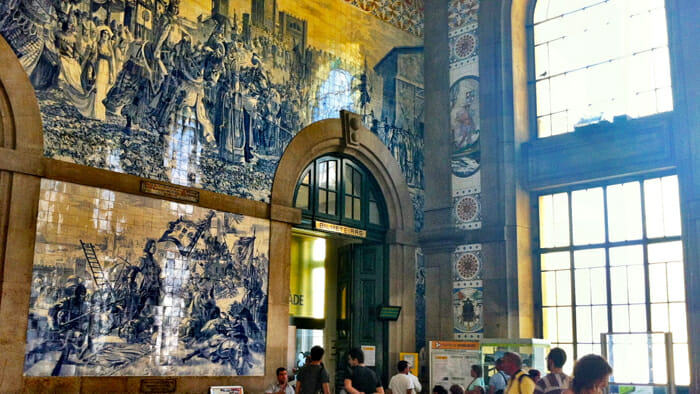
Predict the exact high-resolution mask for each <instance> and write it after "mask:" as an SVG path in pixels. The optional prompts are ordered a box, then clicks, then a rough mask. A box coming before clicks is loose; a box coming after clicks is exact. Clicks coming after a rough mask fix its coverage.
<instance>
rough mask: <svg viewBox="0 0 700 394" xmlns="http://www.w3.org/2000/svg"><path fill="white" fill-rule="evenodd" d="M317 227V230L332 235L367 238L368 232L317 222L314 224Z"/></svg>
mask: <svg viewBox="0 0 700 394" xmlns="http://www.w3.org/2000/svg"><path fill="white" fill-rule="evenodd" d="M314 224H315V225H316V230H323V231H328V232H331V233H338V234H344V235H352V236H353V237H360V238H367V231H365V230H360V229H359V228H353V227H347V226H341V225H339V224H333V223H326V222H320V221H318V220H316V221H315V222H314Z"/></svg>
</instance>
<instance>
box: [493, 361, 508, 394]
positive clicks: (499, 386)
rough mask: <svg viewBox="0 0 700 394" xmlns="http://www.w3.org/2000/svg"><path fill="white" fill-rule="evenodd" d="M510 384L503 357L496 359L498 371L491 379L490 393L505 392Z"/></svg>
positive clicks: (501, 393)
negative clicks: (504, 370)
mask: <svg viewBox="0 0 700 394" xmlns="http://www.w3.org/2000/svg"><path fill="white" fill-rule="evenodd" d="M507 384H508V375H506V373H505V372H503V359H502V358H499V359H498V360H496V373H495V374H494V375H492V376H491V379H490V380H489V394H503V391H505V389H506V385H507Z"/></svg>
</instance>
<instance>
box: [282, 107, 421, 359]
mask: <svg viewBox="0 0 700 394" xmlns="http://www.w3.org/2000/svg"><path fill="white" fill-rule="evenodd" d="M327 153H342V154H346V155H348V156H351V157H353V158H354V159H355V160H357V161H358V162H360V163H362V164H363V165H364V166H365V167H366V168H367V169H368V170H369V171H370V173H372V175H373V176H374V178H375V180H376V181H377V184H378V185H379V188H380V190H381V192H382V194H383V196H384V200H385V202H386V206H387V213H388V215H387V216H388V220H389V222H388V227H389V230H388V232H387V236H386V240H385V244H386V245H387V247H388V252H389V254H388V258H389V260H388V261H389V283H388V289H389V302H390V303H391V304H392V305H401V306H402V310H401V315H400V317H399V321H398V323H397V324H391V325H389V360H392V361H391V362H395V361H397V360H398V359H399V353H400V352H401V351H404V350H405V349H415V344H416V335H415V322H416V312H415V305H416V304H415V286H416V260H415V246H416V242H417V234H416V232H415V227H414V218H413V217H414V213H413V204H412V202H411V198H410V194H409V191H408V185H407V184H406V181H405V178H404V176H403V174H402V172H401V169H400V168H399V165H398V163H397V162H396V160H395V159H394V157H393V156H391V153H390V152H389V150H388V149H387V148H386V146H385V145H384V144H383V143H382V142H381V141H380V140H379V138H378V137H377V136H376V135H374V134H373V133H372V132H371V131H370V130H368V129H367V128H366V127H364V126H363V125H362V122H361V118H360V116H359V115H357V114H353V113H350V112H347V111H341V118H340V119H326V120H321V121H318V122H315V123H313V124H311V125H309V126H308V127H306V128H304V129H303V130H301V131H300V132H299V134H297V135H296V136H295V137H294V139H292V141H291V142H290V144H289V146H288V147H287V149H286V150H285V152H284V154H283V155H282V158H281V160H280V163H279V166H278V167H277V172H276V173H275V177H274V182H273V186H272V198H271V200H272V201H271V202H272V207H273V209H274V208H275V206H281V207H286V208H291V207H293V204H294V201H293V199H294V191H295V188H296V184H297V180H298V178H299V177H300V176H301V173H302V171H303V170H304V169H305V168H306V166H307V165H308V164H309V163H311V161H312V160H314V159H316V158H318V157H320V156H322V155H324V154H327ZM273 219H274V218H273ZM274 231H275V227H273V232H274ZM284 231H285V232H286V234H280V233H276V234H271V237H272V239H276V237H277V236H279V237H280V238H285V237H289V236H291V226H290V227H289V228H288V229H286V230H284ZM288 264H289V250H287V251H286V256H284V258H280V259H277V260H275V259H271V266H270V271H271V272H272V271H273V270H276V269H277V270H280V271H281V272H286V273H287V274H288V273H289V267H288ZM285 301H286V300H285ZM390 365H391V363H390Z"/></svg>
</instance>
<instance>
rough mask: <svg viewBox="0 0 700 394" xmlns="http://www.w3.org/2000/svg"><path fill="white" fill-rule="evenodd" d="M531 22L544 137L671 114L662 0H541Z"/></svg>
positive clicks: (535, 82) (540, 133)
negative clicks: (603, 123) (619, 118)
mask: <svg viewBox="0 0 700 394" xmlns="http://www.w3.org/2000/svg"><path fill="white" fill-rule="evenodd" d="M532 21H533V23H532V36H533V40H534V64H535V67H534V72H533V73H531V78H530V84H531V86H534V88H535V94H536V97H537V100H536V107H537V110H536V112H537V135H538V137H548V136H551V135H556V134H562V133H567V132H571V131H573V130H574V129H575V128H576V127H579V126H585V125H588V124H592V123H597V122H601V121H613V118H614V117H616V116H620V115H627V116H629V117H631V118H638V117H643V116H647V115H652V114H656V113H660V112H666V111H671V110H672V109H673V98H672V95H671V76H670V75H671V73H670V65H669V54H668V35H667V27H666V10H665V8H664V1H663V0H650V1H640V0H605V1H602V0H579V1H571V0H539V1H537V3H536V4H535V8H534V15H533V20H532Z"/></svg>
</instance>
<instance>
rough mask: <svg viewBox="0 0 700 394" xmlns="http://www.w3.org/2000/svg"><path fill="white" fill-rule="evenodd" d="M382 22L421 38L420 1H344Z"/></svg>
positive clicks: (421, 9) (421, 13)
mask: <svg viewBox="0 0 700 394" xmlns="http://www.w3.org/2000/svg"><path fill="white" fill-rule="evenodd" d="M345 1H346V2H348V3H350V4H352V5H354V6H355V7H358V8H360V9H361V10H363V11H365V12H368V13H370V14H372V15H374V16H376V17H377V18H379V19H381V20H383V21H384V22H387V23H391V24H392V25H394V26H396V27H398V28H399V29H401V30H404V31H407V32H409V33H411V34H414V35H416V36H418V37H423V1H422V0H345Z"/></svg>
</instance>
